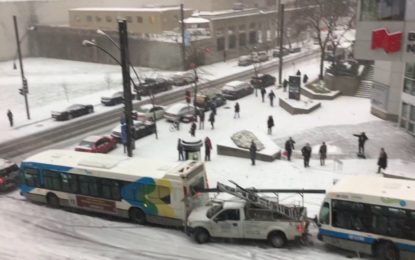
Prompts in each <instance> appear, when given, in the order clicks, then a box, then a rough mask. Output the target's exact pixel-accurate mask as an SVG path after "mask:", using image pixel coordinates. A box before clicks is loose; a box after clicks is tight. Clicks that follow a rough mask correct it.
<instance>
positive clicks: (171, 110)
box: [164, 103, 196, 123]
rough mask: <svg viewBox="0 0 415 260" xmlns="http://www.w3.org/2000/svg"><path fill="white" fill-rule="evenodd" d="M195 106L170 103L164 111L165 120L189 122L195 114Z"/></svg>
mask: <svg viewBox="0 0 415 260" xmlns="http://www.w3.org/2000/svg"><path fill="white" fill-rule="evenodd" d="M195 112H196V111H195V107H194V106H192V105H189V104H185V103H176V104H174V105H171V106H170V107H168V108H167V109H166V111H165V112H164V118H166V120H167V121H173V122H184V123H189V122H191V121H192V119H193V116H194V114H195Z"/></svg>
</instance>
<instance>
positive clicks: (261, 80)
mask: <svg viewBox="0 0 415 260" xmlns="http://www.w3.org/2000/svg"><path fill="white" fill-rule="evenodd" d="M251 84H252V86H253V87H254V88H265V87H268V86H272V85H274V84H275V77H274V76H271V75H269V74H258V76H253V77H252V78H251Z"/></svg>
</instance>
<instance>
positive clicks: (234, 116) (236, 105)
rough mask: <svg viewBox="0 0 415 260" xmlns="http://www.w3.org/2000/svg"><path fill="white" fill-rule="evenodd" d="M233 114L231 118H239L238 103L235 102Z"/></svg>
mask: <svg viewBox="0 0 415 260" xmlns="http://www.w3.org/2000/svg"><path fill="white" fill-rule="evenodd" d="M234 108H235V114H234V115H233V118H237V117H238V118H240V115H239V111H240V109H241V108H240V107H239V103H238V102H236V104H235V107H234Z"/></svg>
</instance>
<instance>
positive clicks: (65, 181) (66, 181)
mask: <svg viewBox="0 0 415 260" xmlns="http://www.w3.org/2000/svg"><path fill="white" fill-rule="evenodd" d="M61 180H62V191H65V192H70V193H76V192H77V191H78V182H77V179H76V175H73V174H70V173H63V172H61Z"/></svg>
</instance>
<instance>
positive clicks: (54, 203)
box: [46, 193, 60, 208]
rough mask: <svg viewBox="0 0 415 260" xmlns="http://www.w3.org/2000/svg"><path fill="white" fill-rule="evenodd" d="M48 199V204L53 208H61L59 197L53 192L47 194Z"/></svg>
mask: <svg viewBox="0 0 415 260" xmlns="http://www.w3.org/2000/svg"><path fill="white" fill-rule="evenodd" d="M46 201H47V203H48V205H49V206H50V207H52V208H59V206H60V204H59V198H58V197H57V196H56V195H55V194H53V193H49V194H48V195H47V196H46Z"/></svg>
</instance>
